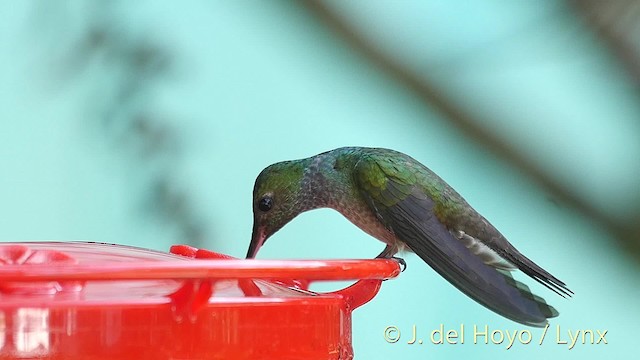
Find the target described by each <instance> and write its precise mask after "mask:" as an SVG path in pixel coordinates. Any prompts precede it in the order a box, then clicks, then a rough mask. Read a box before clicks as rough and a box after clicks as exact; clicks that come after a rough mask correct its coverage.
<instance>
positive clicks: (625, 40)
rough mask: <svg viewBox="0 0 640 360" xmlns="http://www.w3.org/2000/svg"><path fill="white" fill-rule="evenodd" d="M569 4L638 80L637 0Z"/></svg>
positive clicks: (578, 0) (583, 0) (639, 25)
mask: <svg viewBox="0 0 640 360" xmlns="http://www.w3.org/2000/svg"><path fill="white" fill-rule="evenodd" d="M569 4H571V5H572V6H573V7H574V9H576V10H577V12H578V13H579V14H582V17H583V18H584V20H585V22H586V24H587V25H588V26H589V27H590V28H591V29H593V31H594V33H595V34H596V35H597V36H598V38H600V39H601V40H602V41H603V43H604V44H605V45H606V46H607V47H608V48H609V50H610V51H611V52H612V53H613V54H614V55H615V56H616V57H617V58H618V60H619V61H620V62H621V63H622V64H623V66H624V67H625V69H626V70H627V72H628V73H629V75H631V76H632V78H633V80H634V82H635V83H636V85H637V84H640V2H638V1H637V0H618V1H599V0H569Z"/></svg>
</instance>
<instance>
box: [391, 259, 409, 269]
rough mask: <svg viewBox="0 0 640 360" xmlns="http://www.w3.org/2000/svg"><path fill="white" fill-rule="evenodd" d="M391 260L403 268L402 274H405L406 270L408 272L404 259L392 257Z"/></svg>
mask: <svg viewBox="0 0 640 360" xmlns="http://www.w3.org/2000/svg"><path fill="white" fill-rule="evenodd" d="M390 259H393V260H395V261H397V262H398V264H399V265H400V266H401V267H402V270H400V272H404V271H405V270H407V262H406V261H404V259H403V258H401V257H397V256H392V257H391V258H390Z"/></svg>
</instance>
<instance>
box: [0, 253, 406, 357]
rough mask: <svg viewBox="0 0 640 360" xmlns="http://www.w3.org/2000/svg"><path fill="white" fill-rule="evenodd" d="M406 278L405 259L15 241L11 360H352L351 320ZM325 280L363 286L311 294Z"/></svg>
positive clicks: (8, 340)
mask: <svg viewBox="0 0 640 360" xmlns="http://www.w3.org/2000/svg"><path fill="white" fill-rule="evenodd" d="M399 272H400V269H399V266H398V264H397V263H396V262H395V261H393V260H379V259H378V260H342V261H339V260H328V261H316V260H299V261H274V260H271V261H268V260H237V259H233V258H231V257H228V256H225V255H221V254H217V253H214V252H211V251H207V250H202V249H195V248H192V247H189V246H185V245H176V246H173V247H172V248H171V253H163V252H157V251H152V250H147V249H140V248H134V247H128V246H121V245H111V244H98V243H78V242H65V243H56V242H34V243H4V244H0V359H25V358H28V359H33V358H37V359H136V360H140V359H154V360H156V359H225V360H227V359H351V358H353V350H352V347H351V312H352V311H353V310H354V309H356V308H358V307H359V306H362V305H363V304H365V303H367V302H368V301H369V300H371V299H372V298H373V297H374V296H375V295H376V294H377V292H378V290H379V289H380V285H381V281H382V280H383V279H387V278H391V277H395V276H397V275H398V274H399ZM321 280H358V281H357V282H356V283H355V284H353V285H351V286H349V287H347V288H345V289H342V290H339V291H335V292H329V293H316V292H312V291H309V290H308V285H309V282H311V281H321Z"/></svg>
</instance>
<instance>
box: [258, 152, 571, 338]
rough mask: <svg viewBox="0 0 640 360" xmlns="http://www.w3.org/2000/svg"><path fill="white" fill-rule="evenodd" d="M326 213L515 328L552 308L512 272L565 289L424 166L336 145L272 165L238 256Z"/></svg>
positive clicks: (552, 313)
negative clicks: (405, 254) (427, 269)
mask: <svg viewBox="0 0 640 360" xmlns="http://www.w3.org/2000/svg"><path fill="white" fill-rule="evenodd" d="M317 208H331V209H334V210H336V211H338V212H339V213H341V214H342V215H343V216H344V217H346V218H347V219H348V220H349V221H351V222H352V223H353V224H354V225H356V226H357V227H359V228H360V229H361V230H363V231H364V232H365V233H367V234H369V235H371V236H372V237H374V238H376V239H378V240H380V241H382V242H383V243H385V244H386V246H385V247H384V249H383V250H382V252H381V253H380V254H379V255H378V256H377V258H387V259H388V258H394V259H396V260H399V261H400V263H401V264H403V265H404V266H405V268H406V264H404V261H403V260H401V259H400V258H396V257H395V254H397V253H398V252H402V251H409V252H414V253H415V254H417V255H418V256H419V257H420V258H421V259H422V260H423V261H424V262H426V263H427V264H428V265H429V266H431V267H432V268H433V269H434V270H435V271H436V272H438V273H439V274H440V275H441V276H442V277H444V278H445V279H446V280H448V281H449V282H450V283H451V284H452V285H453V286H455V287H456V288H458V289H459V290H460V291H462V292H463V293H465V294H466V295H467V296H469V297H471V298H472V299H473V300H475V301H477V302H478V303H480V304H481V305H483V306H485V307H486V308H488V309H490V310H492V311H494V312H496V313H498V314H500V315H502V316H504V317H506V318H508V319H511V320H513V321H516V322H518V323H521V324H525V325H529V326H535V327H544V326H545V325H546V324H547V322H548V321H547V319H549V318H553V317H556V316H558V314H559V313H558V311H557V310H556V309H555V308H553V307H552V306H550V305H548V304H547V303H546V302H545V300H544V299H543V298H541V297H539V296H537V295H534V294H533V293H532V292H531V290H530V289H529V287H528V286H527V285H525V284H524V283H522V282H520V281H517V280H515V279H514V278H513V276H512V275H511V272H513V271H515V270H520V271H522V272H523V273H525V274H526V275H528V276H529V277H531V278H533V279H534V280H536V281H537V282H539V283H540V284H542V285H544V286H545V287H547V288H548V289H550V290H552V291H554V292H555V293H557V294H558V295H560V296H562V297H565V296H571V295H572V294H573V292H572V291H571V290H569V288H568V287H567V286H566V284H565V283H564V282H562V281H560V280H559V279H558V278H556V277H555V276H553V275H551V274H550V273H549V272H547V271H546V270H544V269H543V268H541V267H540V266H538V265H536V264H535V263H534V262H533V261H531V260H530V259H529V258H527V257H526V256H524V255H523V254H522V253H520V252H519V251H518V250H517V249H516V248H515V247H514V246H513V245H511V243H509V241H507V239H506V238H505V237H504V236H503V235H502V234H501V233H500V232H499V231H498V230H497V229H496V228H495V227H494V226H493V225H491V223H489V221H488V220H487V219H485V218H484V217H483V216H482V215H480V214H479V213H478V212H477V211H476V210H474V209H473V208H472V207H471V206H470V205H469V204H468V203H467V202H466V201H465V200H464V198H463V197H462V196H461V195H460V194H458V193H457V192H456V191H455V190H454V189H453V188H452V187H451V186H449V185H448V184H447V183H446V182H445V181H444V180H442V179H441V178H440V177H439V176H438V175H436V174H435V173H434V172H433V171H431V170H430V169H429V168H427V167H426V166H425V165H423V164H421V163H420V162H418V161H416V160H415V159H413V158H411V157H410V156H408V155H406V154H403V153H401V152H398V151H394V150H390V149H383V148H365V147H343V148H338V149H334V150H331V151H327V152H323V153H321V154H318V155H315V156H312V157H309V158H305V159H300V160H291V161H283V162H278V163H275V164H273V165H270V166H268V167H266V168H265V169H264V170H262V172H261V173H260V174H259V175H258V177H257V179H256V182H255V186H254V189H253V215H254V222H253V233H252V236H251V243H250V245H249V250H248V252H247V258H248V259H250V258H254V257H255V256H256V254H257V253H258V250H259V249H260V247H262V245H264V243H265V242H266V240H267V239H268V238H269V237H270V236H271V235H273V234H274V233H276V232H277V231H278V230H279V229H281V228H282V227H283V226H284V225H286V224H287V223H288V222H290V221H291V220H293V219H294V218H295V217H296V216H297V215H299V214H300V213H303V212H305V211H309V210H313V209H317Z"/></svg>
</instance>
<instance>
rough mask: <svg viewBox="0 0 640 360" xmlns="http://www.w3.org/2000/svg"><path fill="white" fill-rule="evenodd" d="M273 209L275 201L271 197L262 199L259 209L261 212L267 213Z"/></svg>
mask: <svg viewBox="0 0 640 360" xmlns="http://www.w3.org/2000/svg"><path fill="white" fill-rule="evenodd" d="M272 207H273V199H271V197H270V196H265V197H263V198H262V199H260V202H258V209H260V211H263V212H267V211H269V210H271V208H272Z"/></svg>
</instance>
